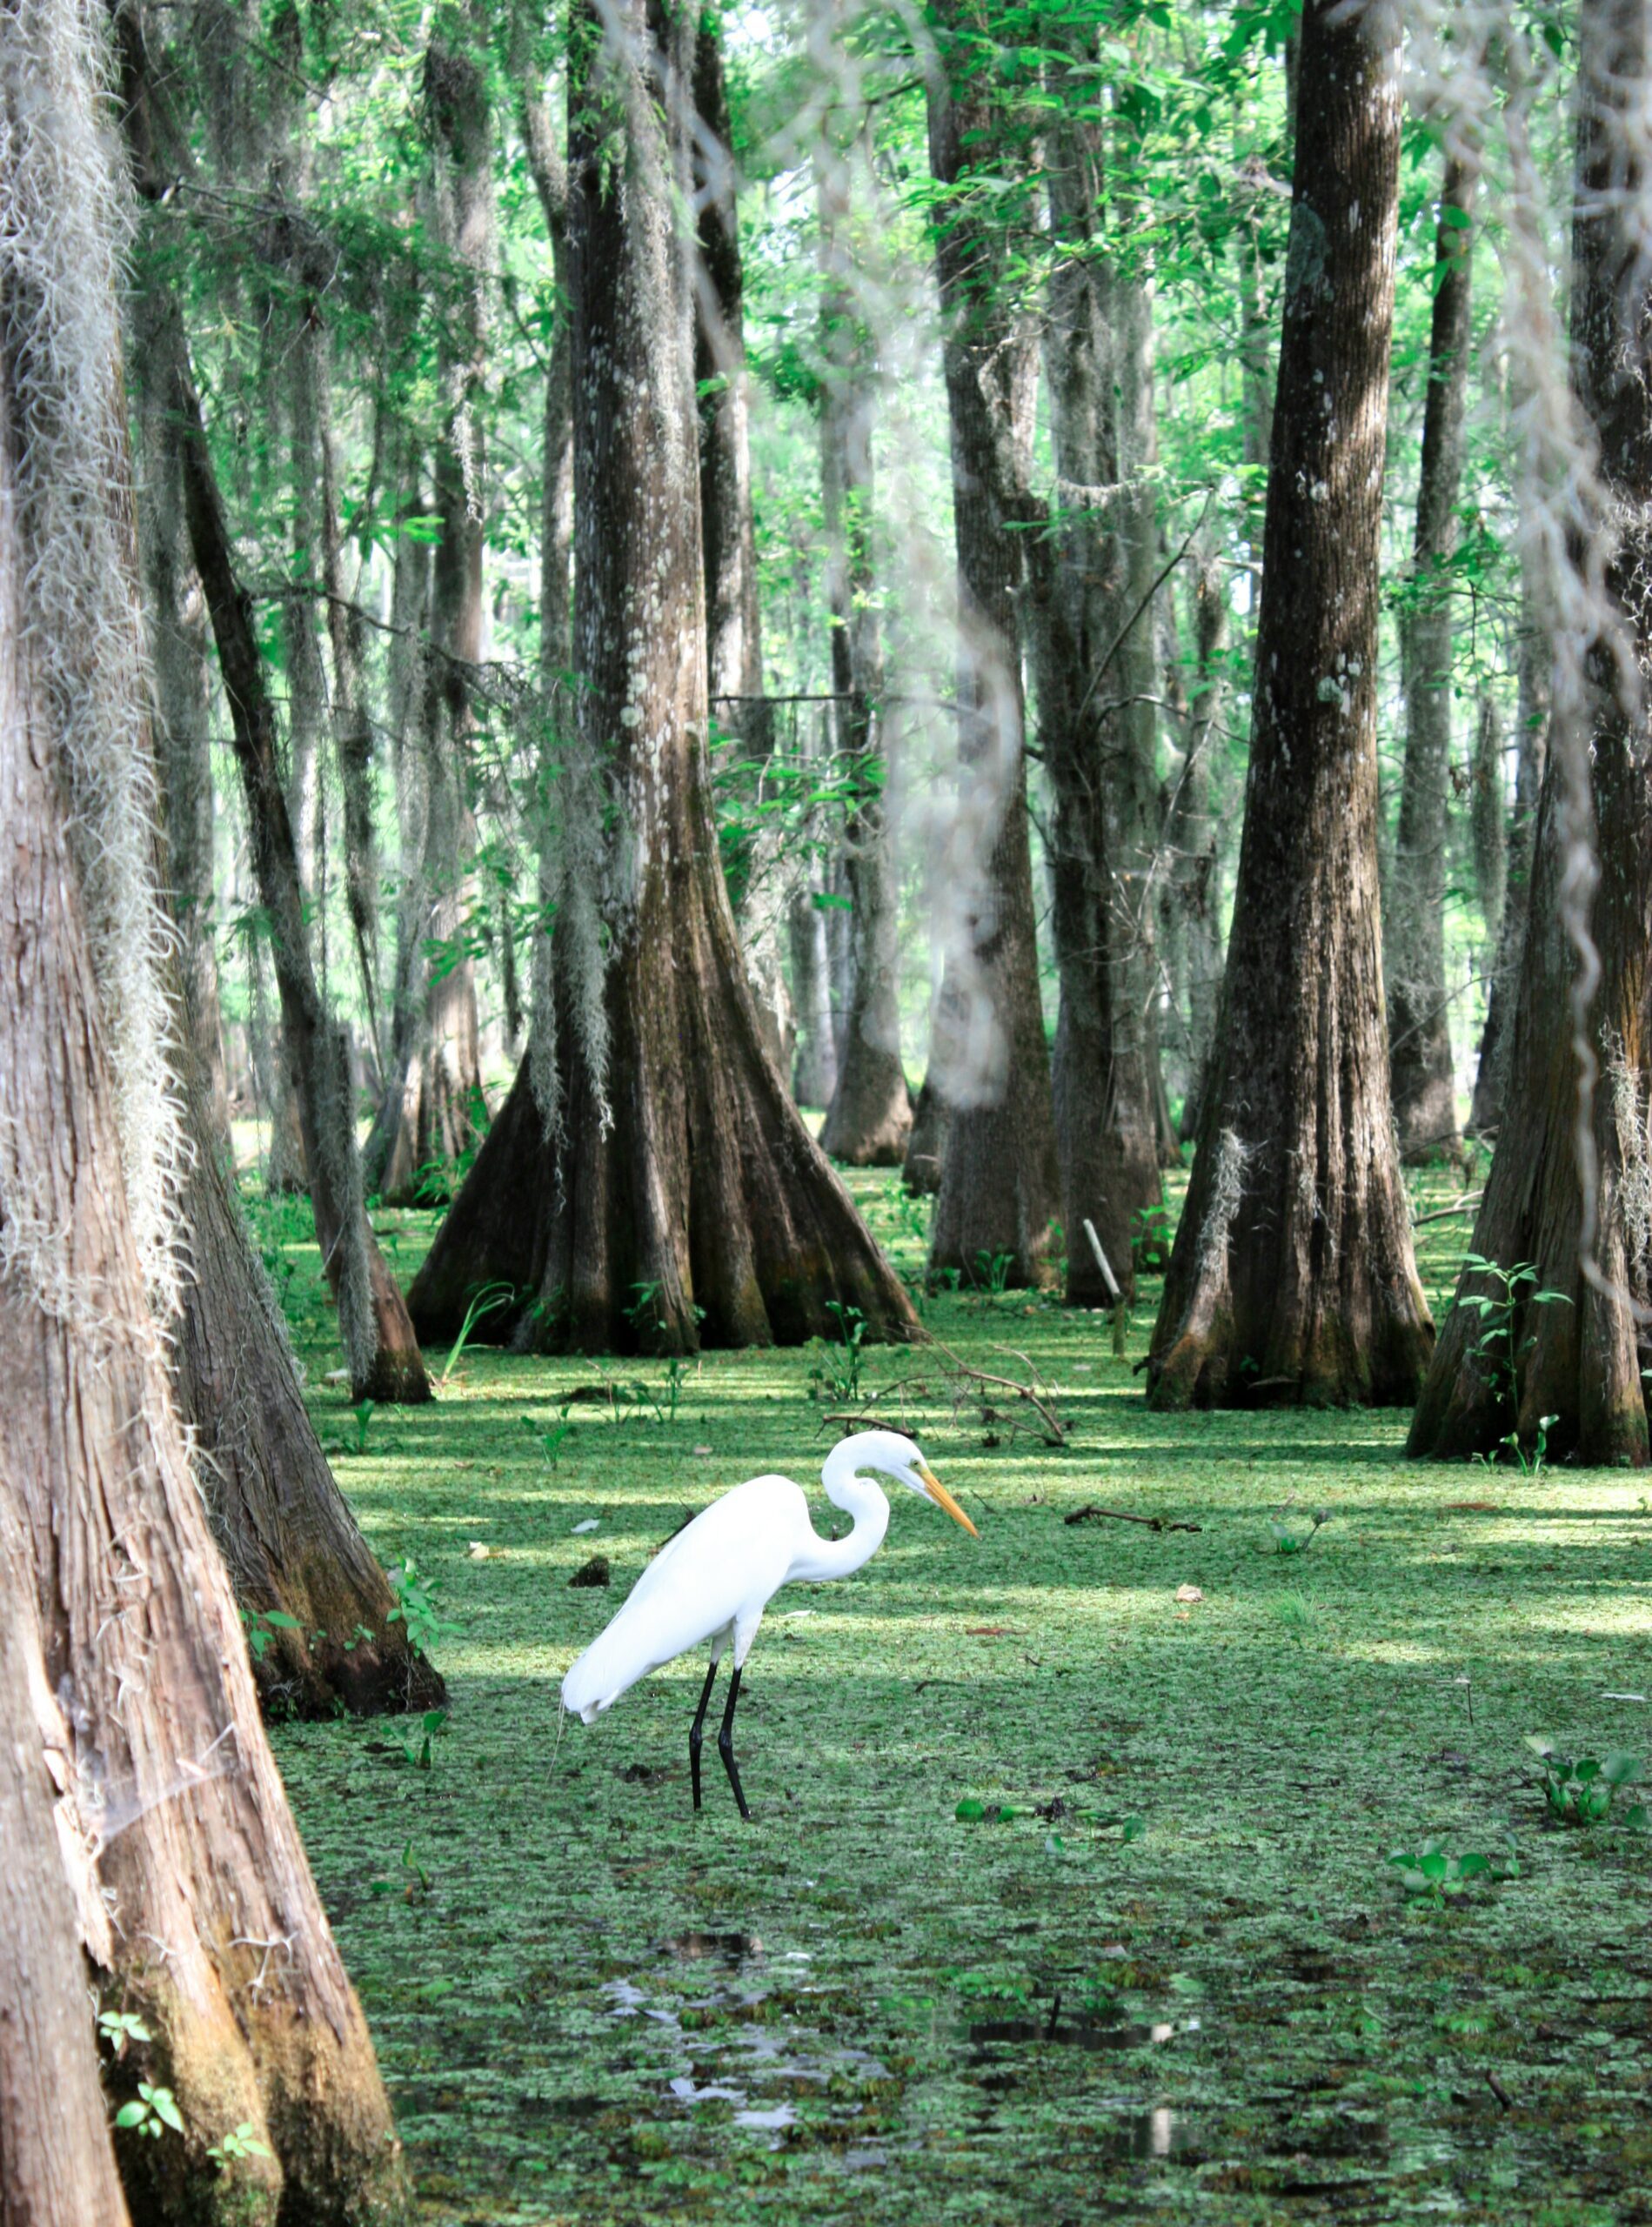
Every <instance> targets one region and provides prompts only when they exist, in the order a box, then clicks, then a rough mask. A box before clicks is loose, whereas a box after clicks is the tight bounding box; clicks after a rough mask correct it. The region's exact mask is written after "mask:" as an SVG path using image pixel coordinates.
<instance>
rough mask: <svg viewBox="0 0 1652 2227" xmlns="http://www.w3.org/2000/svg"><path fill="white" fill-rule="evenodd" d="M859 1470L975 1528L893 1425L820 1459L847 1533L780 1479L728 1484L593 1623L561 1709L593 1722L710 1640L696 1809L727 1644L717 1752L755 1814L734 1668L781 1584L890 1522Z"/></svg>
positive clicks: (699, 1712) (853, 1560)
mask: <svg viewBox="0 0 1652 2227" xmlns="http://www.w3.org/2000/svg"><path fill="white" fill-rule="evenodd" d="M863 1469H877V1470H880V1471H881V1473H882V1474H883V1475H885V1476H886V1477H893V1479H894V1480H895V1481H896V1483H897V1484H901V1485H905V1486H906V1488H907V1490H908V1491H909V1492H914V1493H918V1494H920V1495H921V1496H922V1497H923V1498H924V1499H925V1500H931V1501H934V1503H935V1505H936V1507H937V1508H945V1509H946V1513H947V1515H950V1516H951V1517H952V1518H953V1521H954V1522H958V1523H961V1524H962V1525H963V1527H964V1528H965V1530H966V1531H967V1532H968V1533H969V1534H970V1535H971V1536H972V1537H973V1538H979V1537H980V1533H979V1532H978V1531H977V1530H976V1528H975V1527H974V1525H973V1523H972V1522H971V1521H970V1520H969V1518H968V1516H966V1515H965V1513H964V1511H963V1509H962V1508H960V1506H959V1505H958V1502H957V1501H955V1500H954V1499H953V1496H952V1495H951V1494H950V1493H949V1492H948V1491H947V1489H946V1487H945V1485H943V1484H942V1483H941V1481H940V1478H939V1477H937V1476H936V1475H935V1474H934V1472H933V1470H932V1469H931V1468H930V1467H929V1465H928V1463H927V1462H926V1461H925V1460H924V1457H923V1455H922V1454H921V1453H920V1451H919V1449H918V1448H917V1447H916V1446H914V1445H913V1441H911V1439H909V1438H903V1437H902V1436H901V1435H900V1432H899V1431H893V1430H863V1431H858V1432H857V1433H856V1434H855V1435H854V1436H853V1438H846V1439H844V1440H842V1441H840V1442H839V1444H838V1445H836V1446H834V1447H833V1449H832V1451H831V1453H830V1454H828V1455H827V1456H826V1461H825V1462H824V1463H823V1464H822V1466H821V1469H820V1481H821V1483H822V1484H823V1485H824V1486H825V1487H826V1498H827V1499H828V1500H829V1501H831V1502H832V1504H833V1507H834V1508H842V1509H843V1510H844V1511H845V1513H846V1515H853V1518H854V1528H853V1530H852V1531H851V1532H850V1533H849V1534H848V1535H847V1537H846V1538H842V1539H823V1538H821V1536H820V1535H819V1532H818V1531H816V1529H815V1528H814V1526H813V1523H811V1522H810V1521H809V1503H808V1501H807V1500H806V1498H805V1497H804V1495H803V1492H802V1490H801V1488H799V1486H797V1485H794V1484H793V1482H792V1480H791V1479H790V1478H789V1477H751V1478H748V1479H747V1481H746V1483H745V1484H743V1485H736V1486H735V1487H734V1488H733V1489H732V1491H730V1492H726V1493H725V1494H724V1495H723V1496H722V1497H721V1499H720V1500H714V1501H712V1504H711V1506H710V1507H709V1508H702V1509H701V1511H700V1513H699V1515H697V1516H695V1518H694V1519H693V1521H692V1523H686V1524H685V1525H684V1527H683V1528H682V1529H681V1530H680V1531H679V1533H678V1534H677V1535H676V1537H675V1538H673V1539H671V1540H669V1541H667V1542H666V1544H665V1546H663V1547H662V1548H660V1550H659V1553H658V1554H657V1555H655V1556H654V1559H653V1561H652V1562H650V1563H649V1565H648V1567H647V1568H646V1569H645V1571H644V1572H643V1574H642V1575H641V1576H640V1577H639V1579H638V1580H637V1582H636V1583H635V1585H633V1586H632V1588H631V1591H630V1593H629V1594H628V1595H626V1598H625V1603H624V1605H623V1606H622V1607H621V1608H620V1610H619V1615H616V1616H615V1617H614V1618H613V1619H612V1622H609V1623H608V1624H607V1625H605V1627H604V1628H603V1629H602V1630H601V1631H600V1632H599V1633H598V1635H597V1636H596V1638H595V1639H593V1640H592V1642H591V1644H590V1646H589V1647H588V1648H586V1649H585V1653H584V1654H583V1655H581V1656H580V1657H579V1661H578V1662H575V1663H574V1665H573V1666H572V1669H570V1670H569V1672H568V1675H567V1676H566V1677H565V1678H564V1680H563V1682H562V1705H563V1707H564V1708H565V1709H569V1710H571V1711H572V1713H573V1715H576V1716H578V1717H579V1718H580V1719H581V1720H582V1721H583V1722H585V1723H586V1724H592V1723H594V1722H595V1721H596V1719H597V1718H598V1717H599V1716H600V1715H602V1712H603V1711H604V1709H612V1707H613V1705H614V1703H615V1702H617V1701H618V1700H619V1696H620V1695H621V1694H623V1693H625V1691H626V1690H627V1689H628V1688H630V1687H632V1686H634V1685H635V1684H636V1682H637V1681H638V1680H639V1678H645V1677H646V1676H647V1675H648V1673H649V1672H650V1671H651V1670H658V1669H659V1668H660V1666H661V1665H662V1664H663V1663H666V1662H675V1661H676V1659H677V1657H678V1656H679V1655H686V1654H687V1653H688V1651H689V1649H691V1648H695V1647H702V1646H704V1645H705V1644H706V1642H707V1641H708V1640H709V1641H710V1642H711V1649H712V1662H711V1668H710V1669H709V1670H707V1672H706V1683H705V1685H704V1686H703V1687H702V1688H701V1689H700V1696H699V1708H698V1709H696V1710H695V1712H694V1722H693V1724H692V1726H691V1728H690V1729H689V1735H688V1764H689V1770H690V1773H691V1775H692V1778H693V1782H694V1807H695V1809H699V1806H700V1802H699V1750H700V1742H701V1738H702V1735H703V1729H704V1727H705V1722H706V1705H707V1703H708V1702H710V1700H711V1698H712V1686H713V1684H714V1683H715V1682H716V1679H717V1666H718V1664H719V1662H721V1661H722V1659H723V1655H724V1653H725V1651H726V1649H727V1648H728V1647H729V1645H730V1644H731V1642H732V1646H733V1649H734V1674H733V1676H732V1679H731V1680H730V1682H729V1689H728V1704H727V1706H726V1709H724V1711H723V1725H722V1729H721V1730H720V1731H719V1734H718V1735H717V1752H718V1754H719V1756H721V1757H722V1758H723V1768H724V1769H725V1770H726V1772H727V1773H728V1782H729V1784H730V1785H731V1786H732V1788H733V1789H734V1799H735V1800H736V1802H739V1805H740V1815H741V1816H742V1817H747V1818H749V1817H750V1816H751V1814H752V1813H751V1811H750V1809H748V1808H747V1807H746V1795H745V1791H744V1789H742V1787H741V1785H740V1775H739V1770H738V1769H737V1768H736V1767H735V1762H734V1704H735V1703H736V1702H738V1701H739V1696H740V1671H741V1669H742V1668H743V1666H744V1664H745V1662H746V1656H747V1655H748V1654H749V1653H750V1652H751V1647H752V1641H753V1640H754V1639H755V1638H756V1637H757V1628H758V1626H759V1624H760V1623H761V1622H762V1621H763V1611H764V1609H765V1608H767V1606H768V1604H769V1602H770V1601H771V1600H772V1597H773V1596H774V1595H775V1594H777V1593H778V1592H779V1589H780V1588H781V1587H782V1586H783V1585H793V1584H802V1585H819V1584H821V1583H823V1582H825V1581H826V1579H827V1578H832V1577H847V1576H848V1575H850V1573H851V1571H853V1570H857V1569H859V1568H860V1566H861V1564H862V1563H863V1562H870V1561H871V1559H872V1557H873V1555H875V1554H876V1553H877V1551H878V1549H879V1548H880V1546H882V1544H883V1541H884V1534H885V1533H886V1531H887V1530H888V1528H889V1502H888V1501H887V1500H886V1498H885V1497H884V1493H883V1488H882V1487H881V1486H880V1485H876V1484H874V1483H873V1481H872V1479H871V1478H870V1477H866V1476H862V1475H860V1474H859V1472H860V1471H861V1470H863Z"/></svg>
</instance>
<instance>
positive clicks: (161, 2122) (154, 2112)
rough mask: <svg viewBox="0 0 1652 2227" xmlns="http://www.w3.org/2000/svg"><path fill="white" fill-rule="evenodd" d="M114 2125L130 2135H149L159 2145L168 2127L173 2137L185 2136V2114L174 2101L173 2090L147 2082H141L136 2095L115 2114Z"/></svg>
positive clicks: (138, 2084)
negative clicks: (154, 2086) (122, 2128)
mask: <svg viewBox="0 0 1652 2227" xmlns="http://www.w3.org/2000/svg"><path fill="white" fill-rule="evenodd" d="M115 2123H116V2125H117V2126H118V2127H124V2129H125V2130H126V2131H127V2132H128V2133H129V2134H147V2135H149V2136H150V2137H152V2138H153V2139H154V2140H155V2141H157V2142H158V2141H159V2140H160V2138H161V2137H162V2135H163V2134H164V2133H165V2132H166V2130H167V2129H168V2128H169V2127H170V2128H171V2130H172V2132H173V2133H174V2134H182V2133H183V2131H184V2114H183V2112H182V2111H180V2110H179V2109H178V2107H177V2103H175V2102H174V2101H173V2100H172V2091H171V2089H170V2088H153V2087H151V2086H150V2083H149V2082H148V2081H147V2080H140V2081H139V2082H138V2083H137V2095H136V2096H134V2097H132V2100H131V2101H130V2103H123V2104H122V2105H121V2107H120V2109H119V2110H117V2112H116V2114H115Z"/></svg>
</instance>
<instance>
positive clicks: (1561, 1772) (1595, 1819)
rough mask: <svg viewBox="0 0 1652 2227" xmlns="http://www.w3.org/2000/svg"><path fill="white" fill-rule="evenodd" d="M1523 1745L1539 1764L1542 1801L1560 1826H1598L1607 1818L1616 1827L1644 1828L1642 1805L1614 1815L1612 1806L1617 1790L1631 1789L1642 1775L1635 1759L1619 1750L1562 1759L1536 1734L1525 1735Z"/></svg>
mask: <svg viewBox="0 0 1652 2227" xmlns="http://www.w3.org/2000/svg"><path fill="white" fill-rule="evenodd" d="M1526 1745H1527V1746H1528V1748H1529V1749H1531V1751H1532V1753H1533V1755H1535V1756H1536V1757H1537V1758H1538V1760H1539V1761H1540V1762H1541V1763H1542V1767H1543V1799H1544V1801H1545V1802H1548V1808H1549V1813H1550V1815H1551V1816H1554V1817H1556V1818H1558V1820H1559V1821H1560V1822H1561V1823H1562V1825H1598V1824H1601V1823H1602V1822H1604V1820H1605V1819H1606V1818H1608V1817H1610V1818H1611V1819H1612V1822H1614V1823H1615V1824H1619V1825H1629V1826H1630V1827H1632V1828H1633V1829H1635V1831H1637V1832H1640V1831H1643V1830H1644V1829H1645V1828H1646V1823H1647V1809H1646V1804H1645V1802H1632V1803H1630V1805H1629V1807H1628V1808H1627V1809H1623V1810H1621V1811H1616V1812H1615V1811H1614V1807H1613V1804H1614V1801H1615V1796H1616V1795H1617V1792H1618V1789H1619V1788H1620V1787H1625V1786H1633V1785H1634V1784H1635V1782H1636V1781H1637V1780H1638V1779H1639V1778H1640V1777H1641V1776H1642V1763H1641V1760H1640V1757H1639V1756H1629V1755H1626V1754H1624V1753H1623V1751H1622V1749H1615V1750H1614V1751H1613V1752H1612V1753H1611V1754H1610V1755H1606V1756H1562V1754H1560V1752H1559V1751H1558V1750H1557V1749H1556V1748H1555V1743H1554V1742H1553V1741H1552V1740H1545V1739H1544V1738H1543V1737H1542V1735H1541V1734H1539V1733H1535V1732H1528V1734H1527V1735H1526Z"/></svg>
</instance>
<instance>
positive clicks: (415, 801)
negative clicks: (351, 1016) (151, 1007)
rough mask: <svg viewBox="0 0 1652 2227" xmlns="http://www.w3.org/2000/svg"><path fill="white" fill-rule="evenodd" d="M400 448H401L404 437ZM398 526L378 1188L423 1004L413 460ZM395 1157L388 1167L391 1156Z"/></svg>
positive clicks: (418, 587) (410, 1101)
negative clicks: (393, 888)
mask: <svg viewBox="0 0 1652 2227" xmlns="http://www.w3.org/2000/svg"><path fill="white" fill-rule="evenodd" d="M407 445H408V446H409V447H410V448H411V443H409V444H407ZM398 465H399V470H398V524H399V525H401V526H402V528H403V530H402V531H401V532H398V535H397V537H396V555H395V559H394V563H393V565H392V568H391V601H390V620H391V637H390V646H389V652H388V655H387V657H386V660H385V662H386V666H387V679H388V682H389V696H390V706H389V713H390V716H389V726H390V738H391V765H392V766H393V768H394V771H395V779H396V844H397V867H398V879H399V888H398V893H397V899H396V960H395V971H394V973H393V974H392V977H391V1003H390V1044H389V1059H388V1061H387V1063H386V1068H385V1081H384V1092H383V1095H382V1096H381V1098H380V1100H379V1103H378V1112H377V1113H375V1114H374V1116H373V1124H372V1127H371V1130H370V1131H369V1132H368V1135H367V1140H366V1142H365V1144H364V1145H363V1147H362V1149H361V1165H362V1181H363V1183H364V1185H365V1187H366V1190H367V1191H368V1193H369V1194H371V1195H372V1196H374V1197H378V1198H382V1197H383V1196H384V1194H385V1183H386V1179H387V1178H390V1179H391V1180H392V1181H393V1183H394V1185H395V1187H397V1188H398V1189H399V1188H400V1187H402V1186H403V1185H404V1184H405V1183H406V1181H407V1180H408V1178H409V1174H410V1172H411V1168H412V1166H413V1159H412V1140H413V1137H414V1135H415V1133H416V1130H417V1126H418V1104H417V1096H416V1093H417V1090H418V1066H417V1064H416V1062H415V1058H414V1053H415V1050H416V1047H417V1043H418V1033H419V1029H420V1027H421V1026H422V1025H423V1020H424V1010H425V949H424V938H425V922H426V920H428V918H429V913H430V908H429V906H428V904H427V903H426V901H425V885H424V859H425V818H426V814H427V812H428V809H429V799H428V795H427V789H428V783H427V780H426V778H425V775H426V767H425V753H424V750H423V748H422V743H421V738H420V736H419V734H418V732H417V721H418V707H419V706H420V704H421V703H422V701H423V692H424V671H425V660H426V659H427V658H428V657H429V655H430V648H429V645H428V643H427V641H426V640H425V632H426V629H427V626H428V624H429V619H430V594H431V563H430V550H429V547H428V545H427V544H425V542H424V541H422V540H419V539H418V538H416V537H415V536H414V535H412V534H411V533H410V532H407V531H406V530H405V529H406V524H407V521H408V520H409V519H411V518H418V517H422V516H423V515H424V512H425V500H424V491H423V484H422V481H423V460H422V458H419V457H418V456H417V455H416V454H414V455H404V456H402V457H401V458H399V459H398ZM398 1146H399V1148H400V1151H401V1154H402V1158H401V1160H400V1161H399V1163H398V1166H397V1167H395V1169H394V1170H393V1171H392V1169H391V1153H392V1152H393V1151H395V1150H397V1149H398Z"/></svg>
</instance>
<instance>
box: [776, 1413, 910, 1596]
mask: <svg viewBox="0 0 1652 2227" xmlns="http://www.w3.org/2000/svg"><path fill="white" fill-rule="evenodd" d="M839 1455H846V1456H847V1457H848V1458H847V1459H845V1460H841V1461H840V1460H839ZM820 1481H821V1483H822V1484H823V1485H824V1486H825V1487H826V1498H827V1499H828V1500H829V1501H831V1502H832V1504H833V1507H834V1508H842V1509H843V1511H844V1513H845V1514H846V1515H853V1518H854V1528H853V1531H851V1532H850V1533H849V1535H848V1536H847V1537H846V1538H844V1539H822V1538H821V1537H820V1536H819V1534H818V1533H817V1534H816V1535H815V1540H814V1544H813V1546H812V1547H807V1548H805V1549H804V1551H803V1552H802V1553H801V1554H800V1555H799V1556H798V1558H797V1560H796V1561H795V1562H793V1565H792V1569H791V1576H792V1578H793V1580H794V1581H800V1582H802V1583H803V1584H805V1585H819V1584H821V1583H824V1582H825V1581H826V1579H827V1578H832V1577H847V1576H848V1575H850V1573H851V1571H853V1570H857V1569H859V1568H860V1566H861V1564H862V1563H863V1562H870V1561H871V1560H872V1557H873V1555H875V1554H876V1553H877V1551H878V1549H879V1548H880V1547H881V1546H882V1544H883V1542H884V1534H885V1533H886V1531H887V1530H888V1528H889V1502H888V1501H887V1500H886V1498H885V1497H884V1492H883V1488H882V1486H881V1485H874V1484H873V1481H872V1479H871V1478H870V1477H861V1476H857V1475H856V1474H855V1468H854V1459H853V1455H850V1454H849V1449H848V1445H847V1443H845V1444H844V1445H842V1446H839V1447H838V1448H836V1449H835V1450H834V1451H833V1453H832V1454H830V1455H827V1457H826V1464H825V1467H824V1468H822V1470H821V1472H820Z"/></svg>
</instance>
